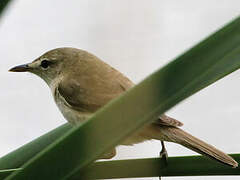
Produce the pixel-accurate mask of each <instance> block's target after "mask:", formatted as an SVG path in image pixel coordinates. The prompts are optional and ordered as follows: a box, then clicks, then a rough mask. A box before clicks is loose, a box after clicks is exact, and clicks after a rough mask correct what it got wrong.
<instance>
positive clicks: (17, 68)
mask: <svg viewBox="0 0 240 180" xmlns="http://www.w3.org/2000/svg"><path fill="white" fill-rule="evenodd" d="M29 69H30V68H29V66H28V64H23V65H19V66H15V67H13V68H11V69H9V71H10V72H27V71H29Z"/></svg>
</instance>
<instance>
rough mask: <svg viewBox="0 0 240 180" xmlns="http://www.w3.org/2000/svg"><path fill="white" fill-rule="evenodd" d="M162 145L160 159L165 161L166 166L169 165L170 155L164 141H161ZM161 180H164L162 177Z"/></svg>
mask: <svg viewBox="0 0 240 180" xmlns="http://www.w3.org/2000/svg"><path fill="white" fill-rule="evenodd" d="M161 145H162V150H161V151H160V158H161V159H163V161H164V164H165V165H167V158H168V153H167V150H166V147H165V144H164V142H163V141H161ZM161 179H162V178H161V176H159V180H161Z"/></svg>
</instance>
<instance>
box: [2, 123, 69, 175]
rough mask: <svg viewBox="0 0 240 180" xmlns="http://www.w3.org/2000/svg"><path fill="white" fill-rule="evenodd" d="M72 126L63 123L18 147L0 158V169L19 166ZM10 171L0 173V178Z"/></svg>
mask: <svg viewBox="0 0 240 180" xmlns="http://www.w3.org/2000/svg"><path fill="white" fill-rule="evenodd" d="M71 128H72V126H71V125H70V124H68V123H67V124H64V125H62V126H60V127H58V128H56V129H54V130H53V131H51V132H49V133H47V134H45V135H43V136H41V137H39V138H37V139H35V140H34V141H32V142H30V143H28V144H26V145H24V146H22V147H20V148H19V149H17V150H15V151H13V152H11V153H9V154H7V155H5V156H4V157H2V158H0V171H1V170H4V169H10V168H11V169H14V168H18V167H21V166H22V165H23V164H24V163H25V162H27V161H28V160H29V159H31V158H32V157H34V156H35V155H36V154H37V153H39V152H40V151H41V150H43V149H44V148H45V147H47V146H48V145H49V144H51V143H52V142H54V141H55V140H56V139H57V138H59V137H61V136H62V135H63V134H64V133H66V132H67V131H69V130H70V129H71ZM9 174H10V173H4V174H1V176H0V177H1V178H3V177H6V176H7V175H9Z"/></svg>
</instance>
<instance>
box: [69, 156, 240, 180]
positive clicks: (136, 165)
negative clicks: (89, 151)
mask: <svg viewBox="0 0 240 180" xmlns="http://www.w3.org/2000/svg"><path fill="white" fill-rule="evenodd" d="M231 156H232V157H233V158H234V159H235V160H237V161H238V162H240V154H233V155H231ZM206 175H240V171H239V169H238V168H231V167H229V166H225V165H223V164H221V163H219V162H217V161H212V160H210V159H209V158H206V157H204V156H183V157H169V158H168V164H167V166H165V163H164V162H163V161H162V159H160V158H148V159H130V160H115V161H101V162H96V163H93V164H91V165H90V166H89V167H87V168H84V169H82V170H80V171H78V172H77V173H76V174H75V176H74V177H72V178H70V180H79V179H85V180H86V179H113V178H138V177H139V178H140V177H158V176H206Z"/></svg>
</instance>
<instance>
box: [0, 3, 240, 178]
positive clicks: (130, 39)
mask: <svg viewBox="0 0 240 180" xmlns="http://www.w3.org/2000/svg"><path fill="white" fill-rule="evenodd" d="M239 12H240V1H238V0H221V1H217V0H211V1H209V0H201V1H191V0H181V1H178V0H170V1H169V0H141V1H139V0H131V1H129V0H121V1H120V0H118V1H110V0H101V1H99V0H73V1H68V2H67V1H62V0H51V1H48V0H41V1H30V0H26V1H15V2H14V3H13V4H11V6H10V7H9V9H8V11H7V12H6V13H5V15H4V17H2V18H1V19H0V20H1V21H0V48H1V51H0V59H1V60H0V83H1V85H0V87H1V95H0V102H1V108H0V114H1V121H0V147H1V148H0V156H3V155H5V154H7V153H8V152H10V151H12V150H14V149H16V148H18V147H20V146H21V145H23V144H25V143H27V142H29V141H31V140H33V139H35V138H36V137H38V136H40V135H42V134H44V133H46V132H48V131H49V130H52V129H54V128H56V127H57V126H59V125H61V124H63V123H64V122H65V120H64V118H63V117H62V115H61V114H60V112H59V111H58V109H57V108H56V106H55V104H54V101H53V99H52V97H51V94H50V91H49V89H48V87H47V85H46V84H45V83H44V82H43V81H42V80H40V79H39V78H38V77H36V76H34V75H30V74H27V73H21V74H17V73H9V72H8V71H7V70H8V69H9V68H10V67H12V66H14V65H18V64H22V63H26V62H30V61H32V60H33V59H35V58H36V57H38V56H39V55H41V54H42V53H43V52H45V51H47V50H50V49H53V48H56V47H63V46H70V47H76V48H82V49H85V50H88V51H90V52H92V53H94V54H95V55H97V56H98V57H100V58H101V59H103V60H104V61H105V62H107V63H109V64H111V65H112V66H113V67H115V68H117V69H118V70H120V71H121V72H123V73H124V74H126V75H127V76H128V77H129V78H130V79H132V80H133V81H134V82H139V81H140V80H141V79H143V78H144V77H146V76H147V75H149V74H150V73H152V72H153V71H155V70H156V69H158V68H159V67H161V66H163V65H164V64H166V63H167V62H169V60H171V59H173V58H174V57H176V56H178V55H179V54H180V53H182V52H184V51H185V50H187V49H188V48H189V47H191V46H193V45H194V44H196V43H197V42H199V40H201V39H203V38H204V37H206V36H207V35H209V33H212V32H214V31H215V30H217V29H218V28H219V27H221V26H223V25H224V24H225V23H227V22H228V21H230V20H231V19H233V18H234V17H236V16H237V15H239V14H240V13H239ZM239 78H240V72H239V71H238V72H235V73H233V74H231V75H229V76H228V77H226V78H224V79H223V80H220V81H219V82H217V83H215V84H214V85H211V86H210V87H208V88H206V89H204V90H202V91H201V92H199V93H197V94H195V95H194V96H192V97H190V98H188V99H187V100H185V101H184V102H182V103H180V104H179V105H177V106H176V107H174V108H173V109H172V110H170V111H169V112H168V114H169V115H171V116H173V117H175V118H176V119H179V120H180V121H182V122H183V123H184V124H185V125H184V129H185V130H187V131H188V132H190V133H192V134H193V135H195V136H197V137H199V138H201V139H203V140H205V141H207V142H208V143H210V144H213V145H215V146H216V147H218V148H219V149H221V150H223V151H225V152H227V153H237V152H240V144H239V143H238V140H239V139H240V132H239V125H240V119H239V116H240V103H239V99H240V94H239V92H240V85H239ZM236 142H237V143H236ZM167 149H168V153H169V156H182V155H192V154H195V153H194V152H192V151H190V150H187V149H186V148H184V147H181V146H179V145H176V144H171V143H168V144H167ZM159 150H160V143H159V142H157V141H153V142H147V143H143V144H139V145H136V146H133V147H123V146H121V147H119V148H118V156H117V157H116V158H115V159H120V158H145V157H156V156H158V154H159ZM229 178H230V177H226V176H225V177H187V178H186V177H177V178H172V177H170V178H163V179H178V180H183V179H187V180H201V179H206V180H208V179H211V180H217V179H219V180H227V179H229ZM237 178H238V179H239V177H231V179H237ZM138 179H139V178H138ZM144 179H147V178H144ZM149 179H157V178H149Z"/></svg>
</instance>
